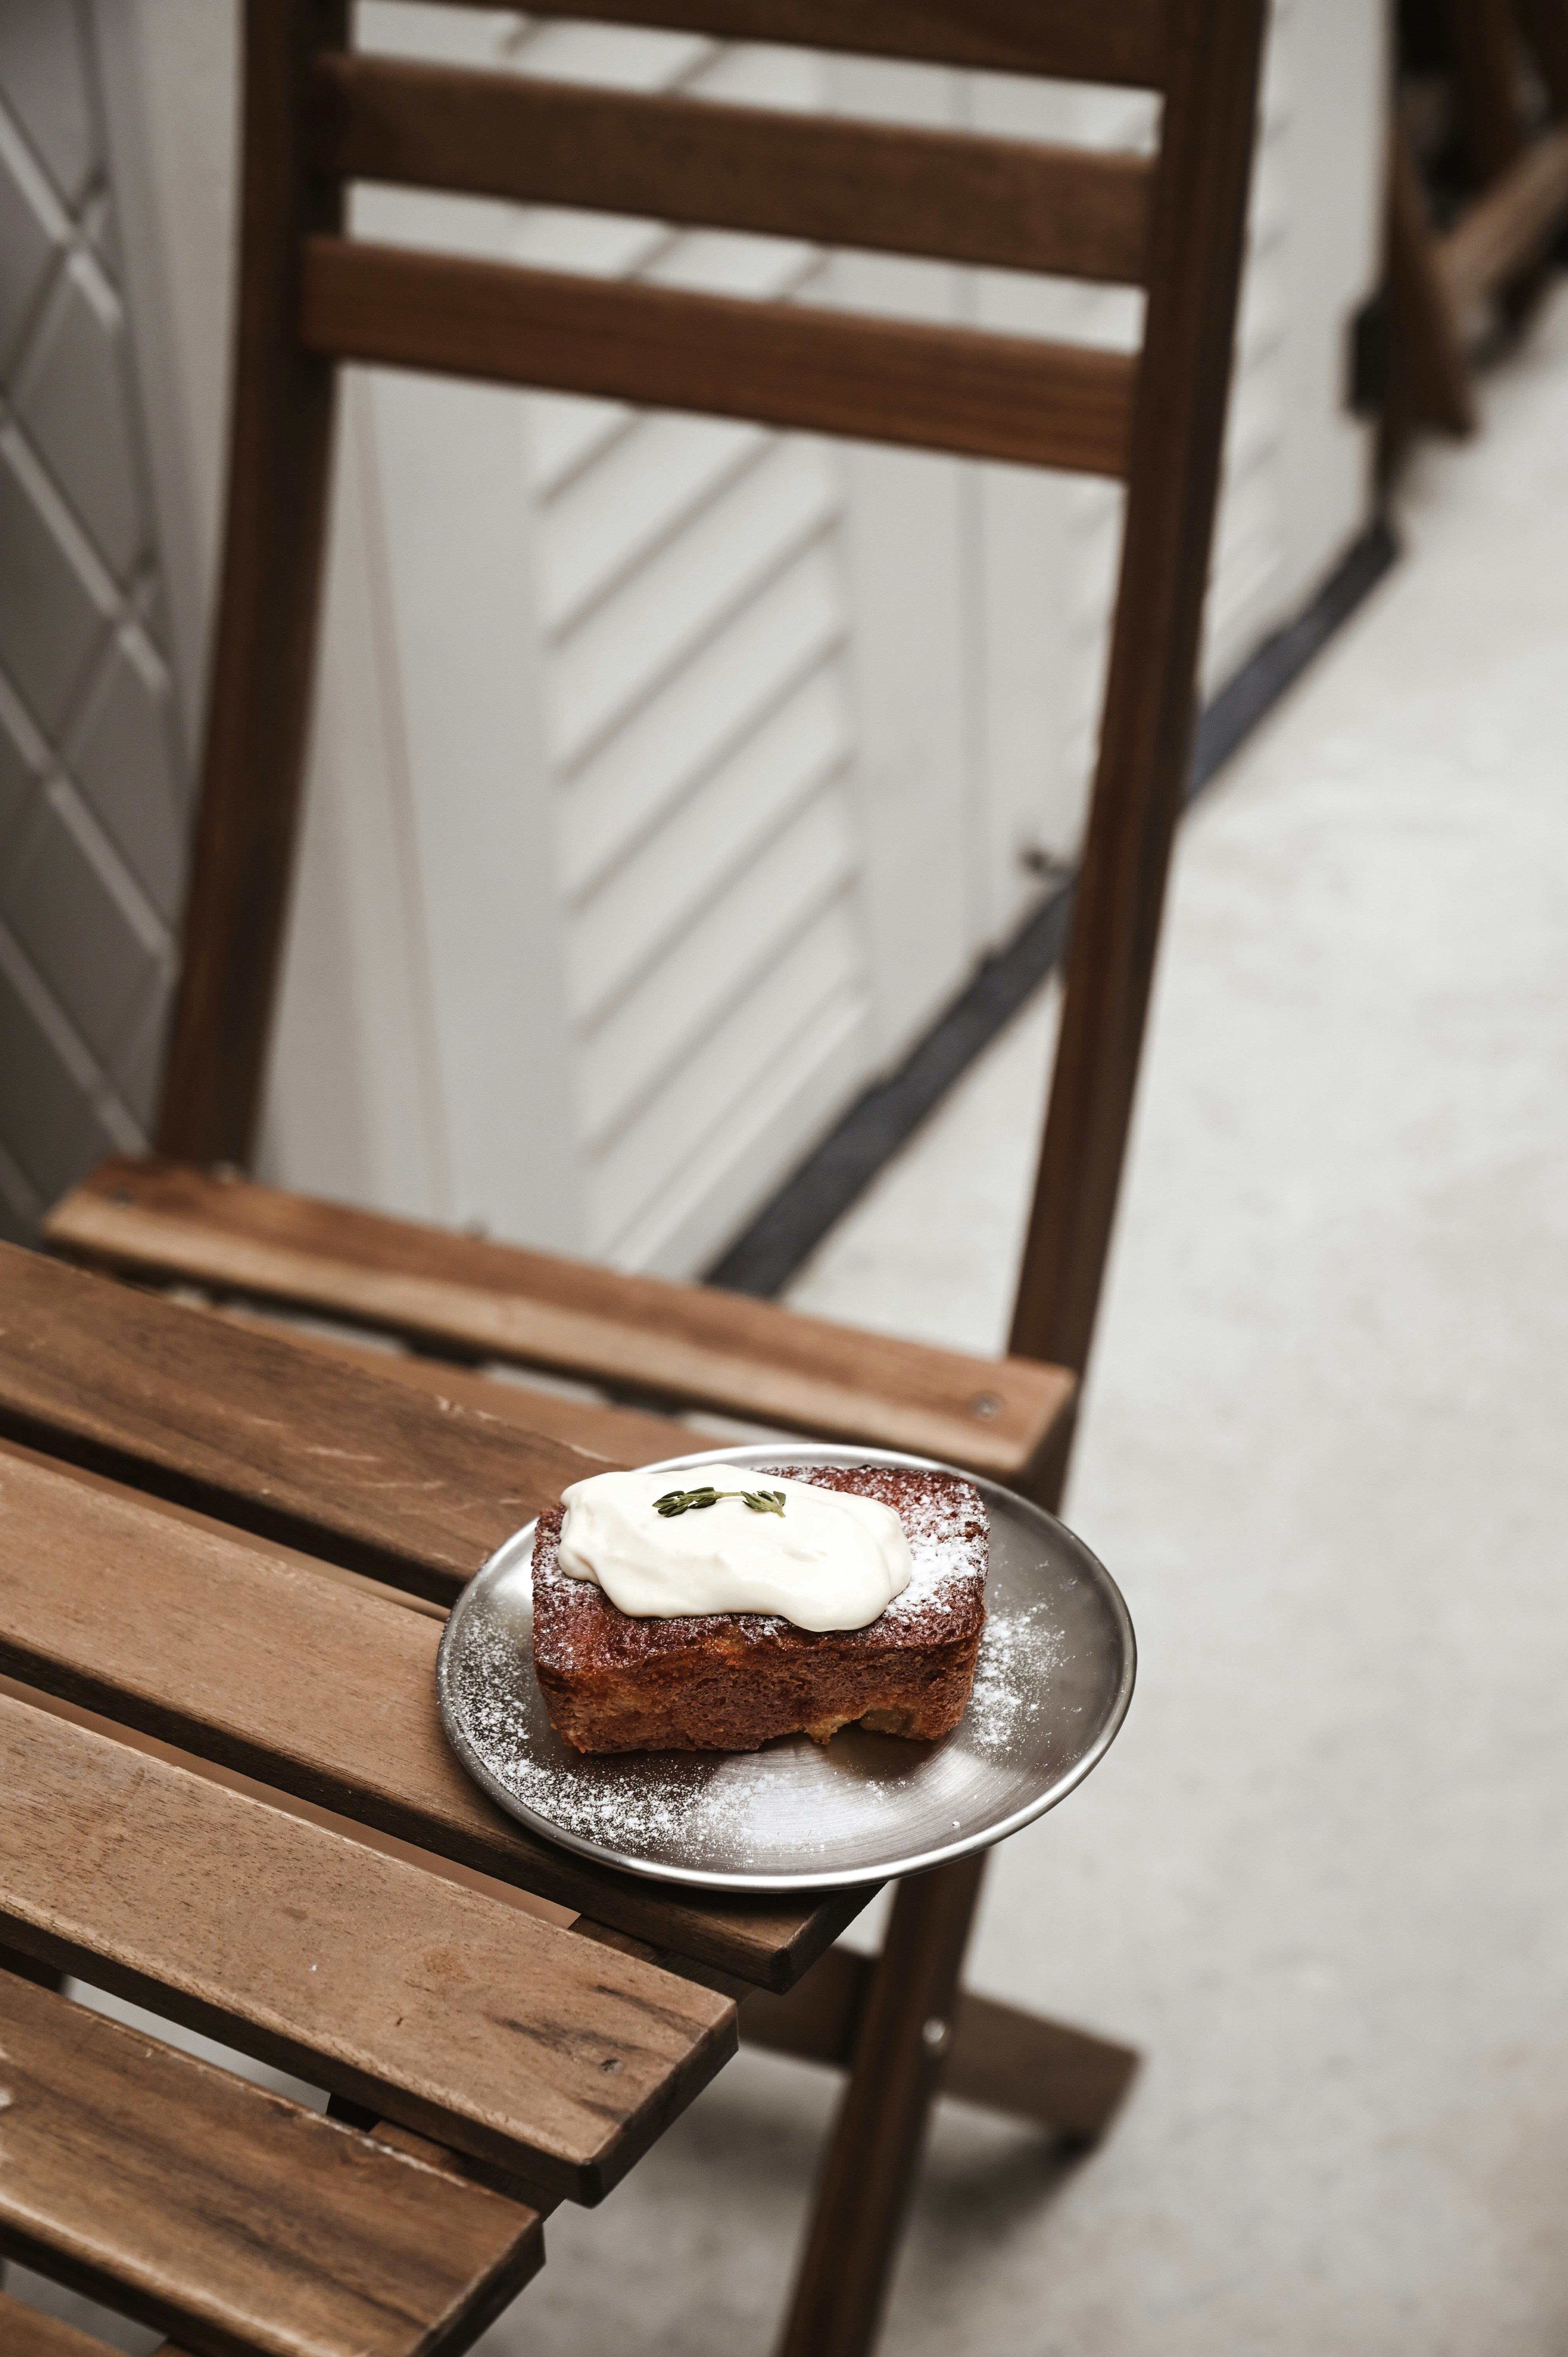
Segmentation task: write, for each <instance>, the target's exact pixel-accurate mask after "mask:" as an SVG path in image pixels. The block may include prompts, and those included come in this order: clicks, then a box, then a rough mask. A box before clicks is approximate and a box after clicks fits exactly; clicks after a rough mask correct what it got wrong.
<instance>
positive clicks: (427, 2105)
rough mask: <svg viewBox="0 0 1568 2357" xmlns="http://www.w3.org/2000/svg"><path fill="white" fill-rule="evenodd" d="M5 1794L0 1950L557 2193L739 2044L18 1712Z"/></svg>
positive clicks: (645, 1980)
mask: <svg viewBox="0 0 1568 2357" xmlns="http://www.w3.org/2000/svg"><path fill="white" fill-rule="evenodd" d="M389 1609H396V1608H395V1607H392V1608H389ZM0 1779H3V1781H4V1788H5V1797H6V1805H5V1811H4V1812H3V1813H0V1936H4V1937H5V1939H7V1940H8V1941H10V1942H11V1943H14V1944H15V1945H16V1946H17V1947H20V1948H23V1949H26V1950H27V1952H28V1953H32V1954H35V1955H41V1956H42V1957H43V1958H44V1959H45V1960H46V1962H48V1963H50V1964H59V1965H60V1966H62V1967H63V1968H64V1969H66V1970H67V1971H70V1972H75V1973H79V1974H80V1975H81V1976H82V1977H83V1978H84V1979H87V1980H89V1981H91V1983H92V1984H93V1985H94V1986H98V1987H105V1988H109V1989H113V1991H115V1992H116V1993H117V1994H118V1995H120V1996H126V1997H129V1998H131V1999H133V2000H134V2002H135V2003H137V2004H141V2005H147V2006H151V2007H153V2008H154V2009H155V2010H156V2011H158V2012H161V2013H163V2014H166V2015H167V2016H169V2017H170V2018H173V2019H175V2020H177V2021H182V2022H184V2023H186V2024H187V2025H188V2027H189V2028H191V2029H199V2030H202V2031H204V2032H205V2033H206V2034H207V2035H208V2036H209V2037H214V2038H218V2039H220V2040H223V2041H224V2042H225V2043H227V2044H229V2045H231V2046H236V2047H238V2048H239V2049H240V2050H241V2051H242V2052H244V2053H249V2054H253V2055H255V2056H257V2057H258V2058H259V2059H260V2060H261V2061H267V2062H271V2063H273V2064H274V2065H275V2066H277V2067H278V2068H280V2069H283V2070H285V2071H292V2072H295V2073H296V2074H297V2075H298V2076H299V2077H300V2078H302V2079H304V2080H305V2081H306V2083H307V2084H314V2085H316V2086H326V2087H328V2088H329V2089H331V2090H332V2091H333V2092H334V2093H340V2094H346V2095H348V2096H349V2097H350V2098H351V2099H352V2100H353V2101H354V2102H356V2103H360V2104H367V2105H369V2106H371V2107H372V2108H374V2109H375V2111H376V2113H377V2115H378V2116H379V2117H381V2118H385V2119H390V2120H395V2121H397V2122H398V2123H399V2124H400V2125H402V2126H405V2127H410V2128H413V2130H414V2132H415V2133H416V2134H417V2135H421V2136H433V2137H435V2139H436V2140H437V2141H438V2142H440V2143H443V2144H448V2145H452V2146H454V2147H456V2149H457V2150H458V2151H461V2152H471V2153H474V2154H476V2155H477V2156H478V2158H480V2159H482V2160H489V2161H493V2162H495V2163H497V2164H498V2165H499V2167H501V2168H502V2169H508V2170H510V2171H512V2172H514V2173H515V2174H516V2175H517V2176H519V2177H520V2178H521V2179H523V2181H524V2182H525V2183H527V2184H530V2185H537V2186H539V2187H541V2188H542V2190H544V2191H546V2192H551V2193H558V2194H561V2195H564V2197H565V2198H567V2199H568V2200H572V2201H586V2202H594V2201H599V2200H600V2199H602V2197H603V2196H604V2194H605V2193H606V2192H607V2191H608V2190H609V2189H610V2187H611V2186H612V2185H614V2184H615V2183H616V2182H617V2181H618V2179H619V2178H621V2177H622V2176H623V2175H624V2174H625V2172H626V2170H627V2169H628V2168H629V2167H630V2166H631V2164H632V2163H633V2161H635V2160H636V2159H638V2158H639V2157H640V2155H641V2154H642V2153H643V2152H644V2151H646V2149H647V2148H648V2147H649V2145H650V2144H651V2143H652V2142H653V2141H654V2139H655V2138H656V2137H657V2136H659V2135H660V2133H661V2132H662V2130H663V2129H664V2128H665V2127H666V2126H668V2125H669V2123H670V2121H671V2119H672V2118H674V2117H675V2115H677V2114H678V2113H679V2112H680V2111H682V2109H683V2108H684V2106H685V2105H686V2104H687V2103H689V2102H690V2101H691V2099H692V2097H693V2095H694V2094H696V2093H698V2091H699V2090H700V2089H701V2088H702V2087H703V2086H704V2085H705V2084H706V2083H707V2082H708V2081H709V2080H710V2079H711V2078H712V2077H713V2075H714V2072H715V2071H717V2070H718V2069H719V2068H720V2067H721V2065H722V2064H723V2063H724V2062H725V2061H727V2060H728V2058H729V2056H730V2054H731V2053H732V2052H733V2051H734V2050H735V2043H736V2029H735V2007H734V2006H733V2005H732V2004H730V2003H729V2002H728V2001H727V2000H726V1999H725V1998H723V1997H720V1996H715V1995H714V1994H713V1992H711V1991H710V1990H707V1989H705V1988H702V1987H700V1986H697V1985H696V1984H694V1983H693V1982H691V1981H687V1980H683V1979H681V1978H679V1977H678V1976H677V1975H674V1974H672V1973H666V1972H661V1971H660V1970H658V1969H657V1968H656V1967H654V1966H652V1965H650V1964H642V1963H640V1962H639V1961H638V1960H636V1959H635V1958H633V1957H629V1956H621V1955H617V1954H614V1953H610V1952H607V1951H605V1950H602V1949H599V1948H596V1947H595V1946H593V1945H592V1944H591V1943H588V1942H586V1941H583V1940H579V1939H575V1938H574V1936H573V1934H572V1933H571V1932H566V1931H558V1930H557V1929H556V1928H555V1927H554V1925H553V1924H549V1923H542V1922H540V1921H538V1920H537V1919H536V1918H535V1917H533V1916H531V1915H525V1914H522V1913H520V1912H519V1911H518V1910H517V1909H515V1908H511V1907H508V1906H505V1905H503V1904H501V1903H500V1902H499V1901H498V1900H491V1899H487V1898H484V1897H481V1896H480V1895H479V1894H478V1892H476V1891H473V1890H469V1889H465V1888H463V1887H462V1886H460V1885H457V1884H455V1883H451V1882H447V1881H445V1880H441V1879H438V1878H436V1877H435V1876H434V1875H429V1874H426V1873H424V1872H423V1871H422V1870H421V1869H420V1868H419V1867H414V1866H409V1865H405V1864H403V1862H402V1861H401V1860H400V1859H396V1858H392V1857H385V1856H383V1855H382V1854H381V1852H379V1851H375V1850H371V1849H368V1848H365V1847H364V1846H361V1845H360V1844H359V1843H356V1842H351V1841H346V1840H344V1839H343V1838H341V1836H339V1835H337V1834H333V1833H329V1832H328V1831H326V1830H325V1829H324V1828H323V1827H321V1826H319V1825H317V1824H309V1823H306V1822H305V1821H304V1820H302V1819H300V1818H298V1817H293V1816H285V1815H284V1814H282V1813H280V1812H279V1811H277V1810H275V1809H272V1808H269V1807H266V1806H265V1805H263V1803H259V1802H255V1801H252V1800H248V1799H245V1798H244V1797H242V1795H241V1794H239V1793H237V1792H230V1791H229V1790H227V1789H226V1788H225V1787H224V1786H221V1785H217V1784H213V1783H209V1782H208V1781H206V1780H204V1779H203V1778H200V1777H199V1776H195V1775H192V1774H191V1773H190V1771H189V1770H186V1769H182V1768H177V1767H173V1766H170V1765H167V1764H166V1763H165V1762H163V1761H161V1760H156V1759H153V1758H150V1757H149V1756H148V1755H147V1754H146V1753H145V1752H140V1751H134V1750H131V1749H127V1748H126V1747H125V1746H124V1745H123V1744H120V1743H117V1742H113V1741H111V1740H110V1739H109V1738H106V1737H103V1736H100V1735H97V1734H93V1733H91V1732H90V1731H89V1730H88V1729H87V1728H85V1727H79V1726H75V1725H73V1724H71V1723H70V1722H69V1721H67V1720H64V1719H60V1718H56V1717H51V1716H49V1715H48V1714H47V1713H45V1712H43V1711H39V1710H35V1709H33V1708H31V1707H30V1706H27V1705H26V1704H22V1703H17V1702H13V1701H11V1700H9V1699H7V1698H5V1697H0Z"/></svg>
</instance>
